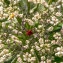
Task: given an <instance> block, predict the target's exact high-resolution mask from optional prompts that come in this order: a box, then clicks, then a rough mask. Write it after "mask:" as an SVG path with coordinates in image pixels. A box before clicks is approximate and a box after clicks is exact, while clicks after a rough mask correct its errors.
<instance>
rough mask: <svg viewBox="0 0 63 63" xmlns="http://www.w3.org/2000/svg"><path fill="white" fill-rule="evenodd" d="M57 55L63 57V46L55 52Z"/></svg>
mask: <svg viewBox="0 0 63 63" xmlns="http://www.w3.org/2000/svg"><path fill="white" fill-rule="evenodd" d="M55 55H56V56H58V57H62V56H63V47H57V53H55Z"/></svg>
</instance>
